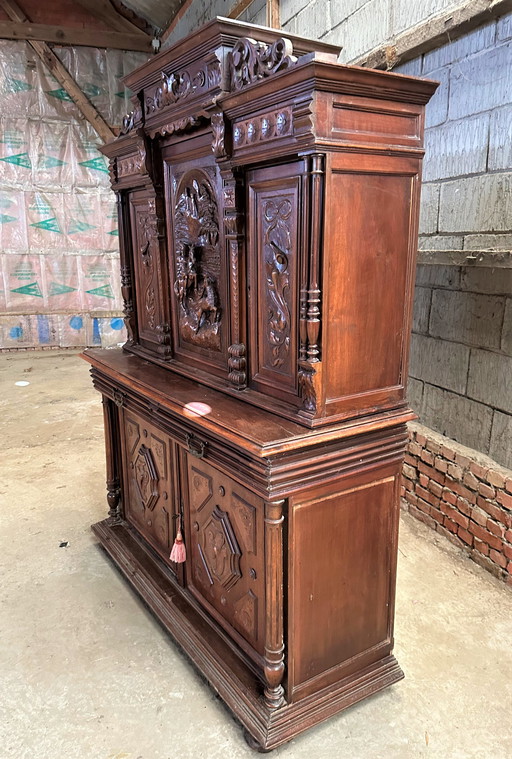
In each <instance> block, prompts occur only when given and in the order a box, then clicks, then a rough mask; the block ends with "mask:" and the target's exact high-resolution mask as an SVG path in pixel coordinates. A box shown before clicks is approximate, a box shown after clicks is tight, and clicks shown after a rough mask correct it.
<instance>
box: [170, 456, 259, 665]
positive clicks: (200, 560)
mask: <svg viewBox="0 0 512 759" xmlns="http://www.w3.org/2000/svg"><path fill="white" fill-rule="evenodd" d="M183 469H184V471H185V478H186V481H187V482H186V486H185V488H184V492H185V493H186V496H187V503H186V511H187V512H188V529H187V586H188V588H189V590H190V591H191V592H192V593H193V595H194V596H195V597H196V598H197V599H198V600H199V601H200V602H201V604H202V605H203V606H205V607H206V608H207V609H208V610H209V611H210V612H211V613H212V616H214V618H215V619H216V620H217V621H218V622H219V623H220V624H221V625H222V626H223V627H224V628H226V629H227V630H228V632H229V633H230V635H231V636H232V637H233V638H234V639H235V640H237V641H238V642H239V643H242V646H243V647H244V648H246V646H244V645H243V643H244V641H245V642H247V643H249V645H250V647H251V649H253V650H254V651H256V652H258V653H260V654H262V653H263V643H264V621H265V595H264V592H265V585H264V564H263V562H264V550H263V547H264V525H263V502H262V501H261V500H260V499H259V498H258V497H257V496H255V495H254V494H253V493H251V492H250V491H249V490H247V489H246V488H244V487H242V486H241V485H238V484H237V483H236V482H234V481H233V480H232V479H230V478H229V477H227V476H226V475H224V474H222V473H220V472H219V471H218V470H216V469H215V468H214V467H212V466H210V465H209V464H207V463H206V462H205V461H204V460H201V459H197V458H194V457H193V456H191V455H190V454H188V453H187V454H185V455H184V466H183ZM237 634H238V636H237ZM248 653H249V654H251V651H250V650H248Z"/></svg>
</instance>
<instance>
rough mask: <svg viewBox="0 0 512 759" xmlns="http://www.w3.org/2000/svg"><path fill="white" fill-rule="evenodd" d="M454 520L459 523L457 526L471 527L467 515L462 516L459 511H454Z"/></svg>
mask: <svg viewBox="0 0 512 759" xmlns="http://www.w3.org/2000/svg"><path fill="white" fill-rule="evenodd" d="M452 519H453V521H454V522H457V524H460V526H461V527H468V526H469V519H468V517H467V516H466V515H465V514H461V513H460V511H457V509H454V510H453V514H452Z"/></svg>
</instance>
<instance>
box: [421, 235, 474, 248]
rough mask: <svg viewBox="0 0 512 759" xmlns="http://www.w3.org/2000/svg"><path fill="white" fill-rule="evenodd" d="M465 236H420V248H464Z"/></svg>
mask: <svg viewBox="0 0 512 759" xmlns="http://www.w3.org/2000/svg"><path fill="white" fill-rule="evenodd" d="M463 242H464V238H463V237H462V235H461V236H460V237H458V236H457V235H429V236H428V237H420V238H419V241H418V249H419V250H462V245H463Z"/></svg>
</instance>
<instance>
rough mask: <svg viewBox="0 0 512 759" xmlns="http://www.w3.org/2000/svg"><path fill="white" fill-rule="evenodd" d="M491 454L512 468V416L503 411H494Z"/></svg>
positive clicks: (500, 462) (496, 459)
mask: <svg viewBox="0 0 512 759" xmlns="http://www.w3.org/2000/svg"><path fill="white" fill-rule="evenodd" d="M489 456H491V457H492V458H493V459H494V460H495V461H497V462H498V464H503V466H506V467H509V468H510V469H512V416H510V415H509V414H502V413H501V411H495V412H494V417H493V421H492V432H491V445H490V447H489Z"/></svg>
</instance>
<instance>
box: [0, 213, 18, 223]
mask: <svg viewBox="0 0 512 759" xmlns="http://www.w3.org/2000/svg"><path fill="white" fill-rule="evenodd" d="M10 221H18V219H17V218H16V216H8V215H7V214H6V213H0V224H8V223H9V222H10Z"/></svg>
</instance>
